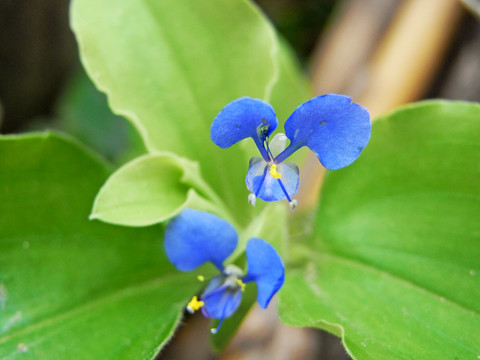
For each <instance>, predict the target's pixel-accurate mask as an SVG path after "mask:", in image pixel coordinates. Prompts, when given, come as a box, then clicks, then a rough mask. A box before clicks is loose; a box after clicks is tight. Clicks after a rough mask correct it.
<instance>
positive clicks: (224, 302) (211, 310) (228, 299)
mask: <svg viewBox="0 0 480 360" xmlns="http://www.w3.org/2000/svg"><path fill="white" fill-rule="evenodd" d="M201 300H202V301H203V302H204V303H205V304H204V306H203V307H202V312H203V315H205V316H206V317H210V318H214V319H224V318H228V317H229V316H230V315H232V314H233V313H234V312H235V310H237V309H238V306H239V305H240V302H241V300H242V291H241V290H240V289H239V288H236V289H232V288H229V287H228V286H222V287H219V288H217V289H216V290H214V291H212V292H210V293H208V294H205V295H202V297H201Z"/></svg>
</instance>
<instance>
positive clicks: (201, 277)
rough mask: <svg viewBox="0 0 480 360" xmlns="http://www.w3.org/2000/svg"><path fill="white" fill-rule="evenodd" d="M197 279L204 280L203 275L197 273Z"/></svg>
mask: <svg viewBox="0 0 480 360" xmlns="http://www.w3.org/2000/svg"><path fill="white" fill-rule="evenodd" d="M197 279H198V281H201V282H204V281H205V276H203V275H198V276H197Z"/></svg>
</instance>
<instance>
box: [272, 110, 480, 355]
mask: <svg viewBox="0 0 480 360" xmlns="http://www.w3.org/2000/svg"><path fill="white" fill-rule="evenodd" d="M479 161H480V106H479V105H477V104H468V103H456V102H452V103H450V102H443V101H432V102H425V103H419V104H416V105H412V106H408V107H405V108H402V109H400V110H398V111H396V112H393V113H392V114H390V115H387V116H385V117H383V118H381V119H379V120H378V122H376V123H375V124H374V126H373V130H372V139H371V142H370V144H369V145H368V147H367V148H366V150H365V151H364V153H363V154H362V155H361V156H360V158H359V160H357V162H356V163H354V164H353V165H352V166H350V167H348V168H346V169H343V170H339V171H335V172H333V173H330V174H328V176H327V180H326V183H325V186H324V189H323V193H322V198H321V203H320V206H319V209H318V212H317V214H316V217H315V219H316V224H315V229H314V236H313V237H312V239H311V241H310V242H309V243H308V244H306V248H305V249H306V251H304V252H303V258H302V257H300V258H297V263H296V265H297V266H296V267H293V268H292V267H291V268H290V269H291V270H290V271H289V272H288V273H287V283H286V285H285V288H284V289H283V290H282V292H281V307H280V311H281V316H282V318H283V320H284V321H285V322H286V323H287V324H291V325H294V326H313V327H321V328H324V329H327V330H329V331H331V332H333V333H334V334H336V335H338V336H341V337H342V338H343V342H344V344H345V346H346V348H347V350H348V351H349V353H350V354H351V355H352V356H353V357H354V358H355V359H475V358H476V357H477V356H478V355H480V337H479V334H480V302H479V301H478V299H479V298H480V221H479V219H480V181H479V179H480V166H479ZM314 250H315V251H314ZM297 251H299V249H298V247H297ZM297 255H298V253H297ZM300 261H301V262H300Z"/></svg>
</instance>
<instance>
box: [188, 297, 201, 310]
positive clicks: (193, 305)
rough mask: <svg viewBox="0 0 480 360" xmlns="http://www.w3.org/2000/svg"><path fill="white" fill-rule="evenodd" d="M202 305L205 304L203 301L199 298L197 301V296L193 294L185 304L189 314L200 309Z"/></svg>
mask: <svg viewBox="0 0 480 360" xmlns="http://www.w3.org/2000/svg"><path fill="white" fill-rule="evenodd" d="M203 305H205V303H204V302H203V301H201V300H200V301H199V300H198V298H197V297H196V296H194V297H193V298H192V300H190V302H189V303H188V305H187V311H188V312H189V313H190V314H193V313H194V312H195V311H197V310H198V309H200V308H201V307H202V306H203Z"/></svg>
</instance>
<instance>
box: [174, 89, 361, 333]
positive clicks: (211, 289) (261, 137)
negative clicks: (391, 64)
mask: <svg viewBox="0 0 480 360" xmlns="http://www.w3.org/2000/svg"><path fill="white" fill-rule="evenodd" d="M350 101H351V99H350V98H349V97H347V96H343V95H335V94H329V95H323V96H318V97H315V98H313V99H311V100H310V101H307V102H306V103H304V104H302V105H300V106H299V107H298V108H297V109H296V110H295V111H294V112H293V113H292V115H290V117H289V118H288V119H287V121H286V123H285V134H277V135H276V136H275V137H274V138H273V139H272V140H271V141H270V135H271V134H272V133H273V131H274V130H275V129H276V128H277V126H278V120H277V117H276V115H275V112H274V111H273V108H272V107H271V106H270V105H269V104H267V103H266V102H264V101H262V100H258V99H252V98H249V97H244V98H240V99H237V100H235V101H232V102H231V103H229V104H228V105H227V106H225V108H224V109H223V110H222V111H221V112H220V113H219V114H218V115H217V117H216V118H215V120H214V121H213V124H212V127H211V138H212V140H213V142H214V143H215V144H217V145H218V146H220V147H221V148H228V147H230V146H232V145H233V144H235V143H237V142H239V141H240V140H243V139H245V138H247V137H251V138H252V139H253V140H254V142H255V144H256V145H257V147H258V150H259V151H260V154H261V155H262V157H254V158H252V159H251V160H250V163H249V167H248V172H247V176H246V184H247V188H248V189H249V190H250V191H251V194H250V195H249V197H248V199H249V202H250V203H251V204H252V205H255V202H256V199H257V197H258V198H260V199H262V200H264V201H278V200H283V199H287V200H288V202H289V203H290V207H291V208H292V209H293V208H294V207H295V205H296V200H292V197H293V196H294V195H295V194H296V193H297V190H298V185H299V170H298V167H297V165H296V164H295V163H292V162H288V161H285V160H286V159H287V158H288V157H289V156H290V155H292V154H293V153H294V152H295V151H297V150H298V149H300V148H301V147H303V146H307V147H308V148H310V149H311V150H312V151H313V152H314V153H315V154H316V155H317V157H318V159H319V160H320V162H321V163H322V164H323V166H325V167H326V168H327V169H329V170H336V169H340V168H342V167H345V166H347V165H350V164H351V163H352V162H353V161H355V159H357V157H358V156H359V155H360V152H361V151H362V149H363V148H364V147H365V146H366V145H367V143H368V141H369V139H370V130H371V124H370V116H369V114H368V111H367V110H366V109H364V108H363V107H361V106H360V105H358V104H353V103H351V102H350ZM288 140H290V143H289V145H288V146H287V141H288ZM237 243H238V237H237V233H236V232H235V229H234V228H233V227H232V226H231V225H230V224H229V223H228V222H226V221H225V220H222V219H220V218H218V217H217V216H215V215H212V214H209V213H205V212H201V211H197V210H192V209H186V210H184V211H183V212H182V213H181V214H180V215H179V216H177V217H176V218H175V219H173V220H172V221H171V222H170V223H169V224H168V225H167V228H166V231H165V250H166V253H167V256H168V258H169V259H170V261H171V262H172V263H173V264H174V265H175V266H176V267H177V268H178V269H179V270H181V271H191V270H194V269H196V268H197V267H199V266H200V265H202V264H204V263H206V262H210V263H212V264H213V265H215V266H216V267H217V269H218V270H219V275H217V276H215V277H214V278H212V279H211V280H210V282H209V283H208V285H207V286H206V287H205V289H204V290H203V292H202V294H201V295H200V298H198V297H197V296H194V297H193V298H192V300H191V301H190V302H189V303H188V305H187V310H189V311H190V312H194V311H196V310H199V309H202V312H203V314H204V315H205V316H207V317H210V318H214V319H219V320H220V323H219V325H218V327H217V328H216V329H212V332H216V331H218V329H219V327H220V325H221V324H222V321H223V319H225V318H228V317H229V316H231V315H232V314H233V313H234V312H235V311H236V310H237V308H238V306H239V305H240V301H241V298H242V291H243V290H244V287H245V283H248V282H251V281H253V282H255V283H256V284H257V291H258V294H257V300H258V303H259V304H260V306H261V307H262V308H266V307H267V305H268V303H269V302H270V300H271V298H272V296H273V295H274V294H275V293H276V292H277V291H278V290H279V289H280V288H281V286H282V285H283V282H284V280H285V272H284V266H283V263H282V260H281V258H280V256H279V255H278V253H277V252H276V251H275V249H274V248H273V247H272V246H271V245H270V244H269V243H267V242H266V241H264V240H262V239H259V238H252V239H250V240H249V241H248V243H247V245H246V250H245V252H246V257H247V273H246V275H243V271H242V270H241V269H240V268H238V267H237V266H236V265H233V264H228V265H225V264H224V263H225V261H226V260H227V258H228V257H229V256H230V255H231V254H232V253H233V251H234V250H235V248H236V247H237Z"/></svg>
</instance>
